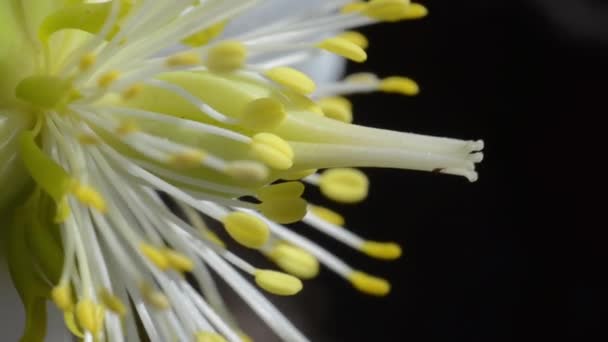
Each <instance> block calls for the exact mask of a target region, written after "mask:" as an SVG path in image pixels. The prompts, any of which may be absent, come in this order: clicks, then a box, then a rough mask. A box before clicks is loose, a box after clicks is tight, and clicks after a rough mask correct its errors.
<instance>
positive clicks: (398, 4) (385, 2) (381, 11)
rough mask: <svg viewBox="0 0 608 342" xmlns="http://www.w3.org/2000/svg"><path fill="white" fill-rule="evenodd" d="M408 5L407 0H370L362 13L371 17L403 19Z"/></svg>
mask: <svg viewBox="0 0 608 342" xmlns="http://www.w3.org/2000/svg"><path fill="white" fill-rule="evenodd" d="M409 6H410V1H409V0H371V1H370V2H369V3H368V4H367V6H366V7H365V8H364V9H363V10H362V13H363V14H365V15H367V16H368V17H370V18H372V19H376V20H380V21H388V22H394V21H399V20H403V19H405V18H404V15H405V14H406V13H407V9H408V7H409Z"/></svg>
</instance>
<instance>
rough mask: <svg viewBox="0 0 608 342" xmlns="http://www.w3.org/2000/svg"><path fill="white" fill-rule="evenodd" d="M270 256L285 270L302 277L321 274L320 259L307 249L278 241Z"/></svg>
mask: <svg viewBox="0 0 608 342" xmlns="http://www.w3.org/2000/svg"><path fill="white" fill-rule="evenodd" d="M268 256H269V257H270V258H271V259H272V260H273V261H274V262H276V264H277V265H278V266H279V267H280V268H281V269H283V270H284V271H285V272H287V273H289V274H292V275H294V276H296V277H298V278H300V279H310V278H314V277H315V276H317V274H319V261H318V260H317V258H315V257H314V256H313V255H312V254H310V253H308V252H307V251H305V250H303V249H301V248H299V247H295V246H291V245H288V244H286V243H278V244H277V245H276V246H275V247H274V248H273V249H272V251H271V252H270V253H269V254H268Z"/></svg>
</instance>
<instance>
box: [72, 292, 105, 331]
mask: <svg viewBox="0 0 608 342" xmlns="http://www.w3.org/2000/svg"><path fill="white" fill-rule="evenodd" d="M104 312H105V310H104V308H103V306H102V305H99V304H97V303H95V302H93V301H92V300H90V299H83V300H81V301H79V302H78V304H76V310H75V311H74V313H75V315H76V320H77V321H78V324H79V325H80V326H81V327H82V328H83V329H85V330H86V331H89V332H91V333H92V334H93V335H97V334H99V333H100V332H101V330H102V329H103V321H104Z"/></svg>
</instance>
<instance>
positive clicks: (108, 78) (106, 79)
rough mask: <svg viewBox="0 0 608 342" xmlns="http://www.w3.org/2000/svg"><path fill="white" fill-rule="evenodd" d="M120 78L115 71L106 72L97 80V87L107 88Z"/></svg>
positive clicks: (119, 74)
mask: <svg viewBox="0 0 608 342" xmlns="http://www.w3.org/2000/svg"><path fill="white" fill-rule="evenodd" d="M120 76H121V73H120V72H119V71H117V70H112V71H108V72H106V73H105V74H103V75H101V76H100V77H99V79H97V85H98V86H99V87H100V88H104V89H106V88H108V87H109V86H110V85H111V84H112V83H114V82H116V81H117V80H118V79H119V78H120Z"/></svg>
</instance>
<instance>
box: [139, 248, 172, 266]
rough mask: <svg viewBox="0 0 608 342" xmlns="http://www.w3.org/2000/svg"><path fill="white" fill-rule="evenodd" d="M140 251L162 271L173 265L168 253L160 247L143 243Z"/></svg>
mask: <svg viewBox="0 0 608 342" xmlns="http://www.w3.org/2000/svg"><path fill="white" fill-rule="evenodd" d="M139 251H140V252H141V253H142V255H143V256H145V257H146V258H147V259H148V261H150V262H151V263H152V264H153V265H154V266H156V267H158V269H160V270H161V271H166V270H168V269H169V266H170V265H171V264H170V262H169V259H168V258H167V255H166V254H165V253H163V252H162V251H161V250H160V249H158V248H156V247H154V246H152V245H149V244H147V243H141V244H140V245H139Z"/></svg>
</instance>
